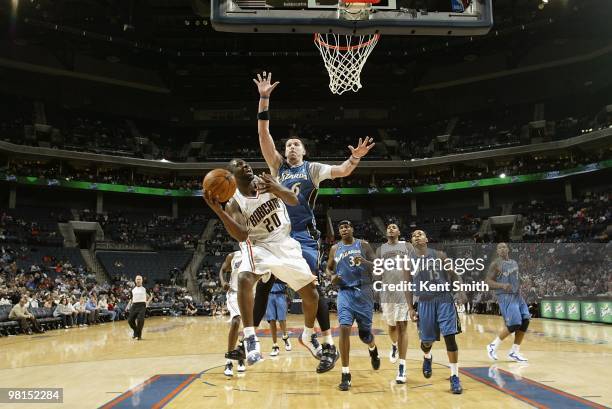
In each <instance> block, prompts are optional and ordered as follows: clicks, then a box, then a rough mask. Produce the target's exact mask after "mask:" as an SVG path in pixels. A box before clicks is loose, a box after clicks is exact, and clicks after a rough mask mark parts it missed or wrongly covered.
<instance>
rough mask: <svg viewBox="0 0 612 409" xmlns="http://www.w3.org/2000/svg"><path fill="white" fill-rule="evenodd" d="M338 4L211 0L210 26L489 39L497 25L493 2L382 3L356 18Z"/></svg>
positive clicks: (397, 0) (406, 0)
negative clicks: (487, 35) (490, 31)
mask: <svg viewBox="0 0 612 409" xmlns="http://www.w3.org/2000/svg"><path fill="white" fill-rule="evenodd" d="M339 1H342V0H211V11H210V12H211V23H212V25H213V27H214V28H215V30H217V31H227V32H237V33H241V32H243V33H247V32H250V33H302V34H304V33H337V34H353V35H354V34H385V35H387V34H391V35H407V36H411V35H440V36H476V35H484V34H486V33H488V32H489V30H490V28H491V26H492V25H493V13H492V4H491V3H492V0H381V1H380V2H379V3H378V4H373V5H372V6H371V9H370V11H369V12H368V13H366V14H365V15H364V16H363V18H360V19H357V20H354V19H347V18H346V15H345V14H346V13H344V15H343V13H342V3H340V4H339ZM353 1H355V0H353ZM366 1H367V0H366Z"/></svg>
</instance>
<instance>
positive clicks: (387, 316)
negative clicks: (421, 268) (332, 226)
mask: <svg viewBox="0 0 612 409" xmlns="http://www.w3.org/2000/svg"><path fill="white" fill-rule="evenodd" d="M399 237H400V230H399V227H398V225H397V224H395V223H389V225H388V226H387V242H386V243H383V244H382V245H381V246H380V247H379V248H378V249H377V250H376V257H377V258H381V259H385V260H386V259H392V260H396V258H397V257H402V258H403V257H413V256H414V247H412V244H410V243H406V242H405V241H400V240H399ZM395 267H399V266H395ZM411 280H412V277H411V276H410V272H409V271H407V270H402V269H397V268H391V269H385V270H384V271H383V273H382V277H381V281H382V283H383V284H386V285H387V286H390V285H394V286H399V285H400V284H401V283H402V282H403V281H406V282H409V281H411ZM387 288H389V287H386V288H385V287H383V290H382V291H381V292H380V302H381V307H382V312H383V313H382V316H383V318H384V320H385V321H387V325H388V327H389V337H390V338H391V343H392V344H391V353H390V354H389V360H390V361H391V363H395V362H397V360H398V357H399V365H398V368H397V377H396V378H395V381H396V383H398V384H403V383H406V352H407V351H408V334H407V332H406V329H407V327H408V321H410V315H409V313H408V302H407V300H406V298H407V297H406V295H405V294H404V292H402V291H391V290H388V289H387Z"/></svg>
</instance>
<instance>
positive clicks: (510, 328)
mask: <svg viewBox="0 0 612 409" xmlns="http://www.w3.org/2000/svg"><path fill="white" fill-rule="evenodd" d="M507 328H508V332H509V333H511V334H514V333H515V332H516V331H517V330H519V329H521V326H520V325H508V326H507Z"/></svg>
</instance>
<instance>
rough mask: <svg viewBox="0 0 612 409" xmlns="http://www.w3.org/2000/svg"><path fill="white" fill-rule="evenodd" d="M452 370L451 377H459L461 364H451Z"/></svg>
mask: <svg viewBox="0 0 612 409" xmlns="http://www.w3.org/2000/svg"><path fill="white" fill-rule="evenodd" d="M449 365H450V370H451V376H453V375H456V376H459V364H449Z"/></svg>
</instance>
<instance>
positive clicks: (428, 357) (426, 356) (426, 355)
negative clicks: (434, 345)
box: [423, 351, 431, 359]
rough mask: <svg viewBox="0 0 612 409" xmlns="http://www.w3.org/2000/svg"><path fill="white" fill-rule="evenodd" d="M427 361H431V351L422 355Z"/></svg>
mask: <svg viewBox="0 0 612 409" xmlns="http://www.w3.org/2000/svg"><path fill="white" fill-rule="evenodd" d="M423 356H424V357H425V358H427V359H431V351H430V352H428V353H426V354H425V355H423Z"/></svg>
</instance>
